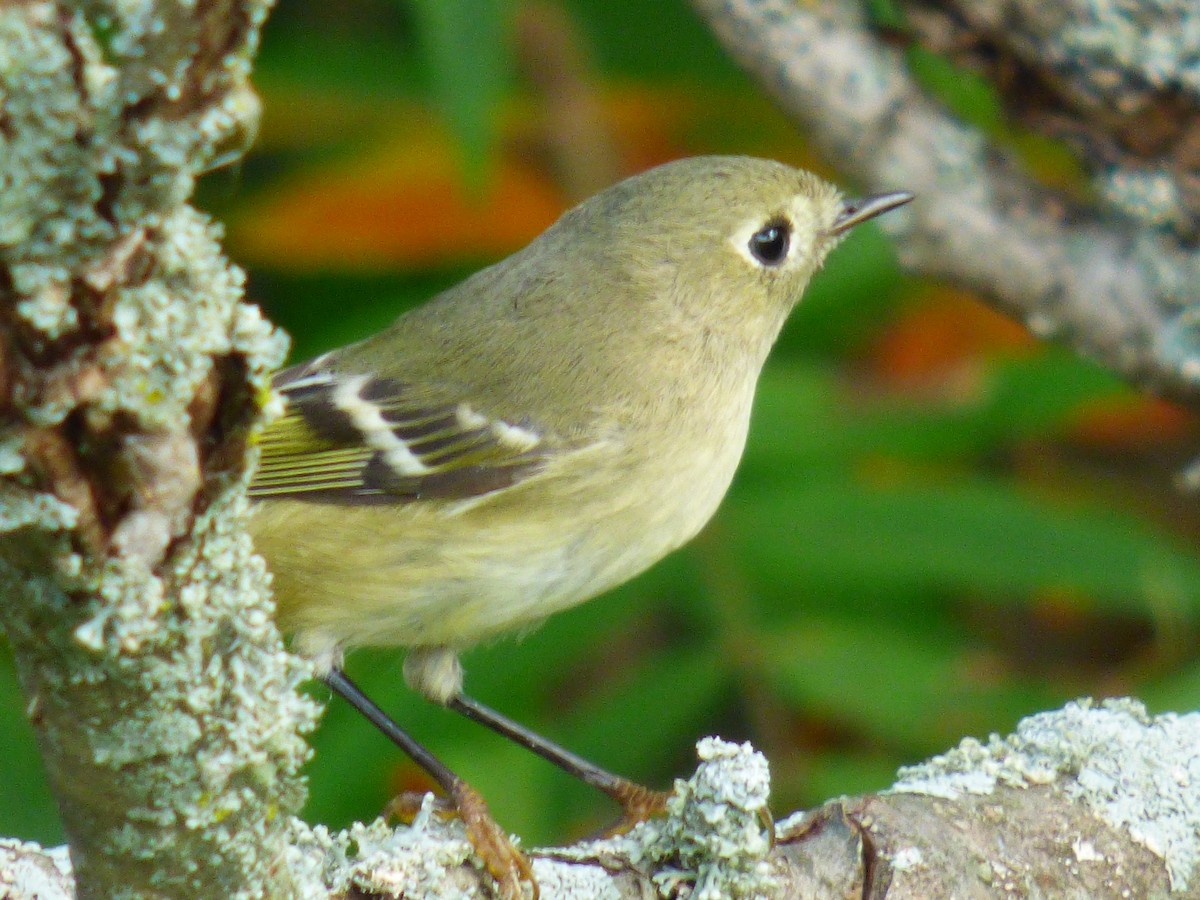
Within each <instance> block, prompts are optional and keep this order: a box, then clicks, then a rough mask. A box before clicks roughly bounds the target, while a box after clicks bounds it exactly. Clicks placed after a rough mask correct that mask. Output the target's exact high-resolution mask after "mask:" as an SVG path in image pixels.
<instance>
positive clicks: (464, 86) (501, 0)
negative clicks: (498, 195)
mask: <svg viewBox="0 0 1200 900" xmlns="http://www.w3.org/2000/svg"><path fill="white" fill-rule="evenodd" d="M412 9H413V12H414V13H415V14H416V18H417V36H418V42H419V44H420V48H421V52H422V55H423V57H424V60H425V64H426V67H427V69H428V72H429V78H430V87H431V89H432V92H433V97H434V101H435V103H436V104H437V106H438V108H439V109H440V110H441V112H442V115H443V116H445V118H446V122H447V123H448V124H449V126H450V129H451V130H452V131H453V132H454V134H455V136H456V137H457V138H458V140H459V142H460V143H461V145H462V148H463V160H464V162H465V164H466V175H467V180H468V182H469V183H470V184H472V185H473V186H475V187H477V188H478V187H480V186H481V185H482V183H483V181H484V176H485V164H486V162H487V160H488V159H489V157H490V155H491V151H492V149H493V146H494V145H495V142H496V110H497V107H498V106H499V103H500V101H501V99H503V97H504V94H505V92H506V91H507V89H508V86H509V84H510V83H511V80H512V79H511V72H510V69H511V58H510V51H509V25H510V21H511V16H512V4H511V3H510V2H509V0H412Z"/></svg>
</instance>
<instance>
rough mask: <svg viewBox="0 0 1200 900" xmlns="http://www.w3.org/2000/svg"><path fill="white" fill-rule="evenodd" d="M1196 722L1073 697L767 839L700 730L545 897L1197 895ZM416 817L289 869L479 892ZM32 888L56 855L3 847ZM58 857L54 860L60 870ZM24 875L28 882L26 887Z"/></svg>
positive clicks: (760, 797) (569, 851) (334, 842)
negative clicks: (683, 758)
mask: <svg viewBox="0 0 1200 900" xmlns="http://www.w3.org/2000/svg"><path fill="white" fill-rule="evenodd" d="M1198 741H1200V714H1196V713H1193V714H1191V715H1187V716H1172V715H1168V716H1159V717H1157V718H1153V719H1152V718H1150V717H1148V716H1147V715H1146V714H1145V710H1144V709H1142V707H1141V706H1140V705H1139V704H1137V703H1135V702H1133V701H1127V700H1123V701H1110V702H1107V703H1105V704H1103V705H1101V706H1095V705H1093V704H1090V703H1080V704H1070V705H1068V706H1067V707H1065V708H1064V709H1062V710H1058V711H1056V712H1052V713H1042V714H1040V715H1037V716H1033V717H1031V718H1029V719H1025V720H1024V721H1023V722H1021V723H1020V725H1018V727H1017V731H1016V732H1015V733H1014V734H1012V735H1010V736H1008V737H1006V738H1003V739H1001V738H999V737H995V736H993V737H992V738H991V739H990V740H989V741H988V742H987V743H986V744H981V743H979V742H978V741H974V740H966V741H964V742H963V743H962V744H961V745H960V746H959V747H958V748H956V749H954V750H951V751H950V752H949V753H947V754H945V755H944V756H940V757H936V758H934V759H932V760H930V761H929V762H927V763H924V764H922V765H920V766H915V767H913V768H911V769H908V770H905V771H902V772H901V777H900V780H899V781H898V782H897V783H896V785H895V786H894V787H893V788H892V789H891V790H889V791H886V792H884V793H882V794H874V795H867V796H864V797H857V798H843V799H840V800H835V801H831V802H830V803H827V804H826V805H825V806H824V807H822V808H821V809H818V810H815V811H813V812H811V813H806V814H797V815H795V816H792V817H790V818H789V819H787V820H785V821H783V822H780V823H779V824H778V825H777V826H776V840H775V843H774V845H772V844H770V843H769V842H768V840H767V835H766V833H765V832H764V831H763V823H762V819H761V813H762V812H763V810H765V808H766V807H765V804H766V801H767V788H768V784H769V780H768V778H767V770H766V763H765V761H764V760H763V758H762V756H760V755H759V754H758V753H756V752H754V751H753V750H752V749H751V748H750V747H749V745H743V746H741V747H739V746H737V745H734V744H725V743H722V742H720V741H717V740H715V739H712V738H709V739H706V740H705V741H702V742H701V744H700V754H701V758H702V762H701V765H700V768H699V770H698V771H697V773H696V774H695V775H694V776H693V777H692V779H691V780H689V781H688V782H679V783H678V784H677V786H676V795H675V797H674V799H673V800H672V801H671V803H670V806H669V810H668V815H667V817H666V818H665V819H662V820H655V821H651V822H648V823H645V824H643V825H640V826H638V827H637V828H636V829H634V830H633V831H632V832H630V833H629V834H628V835H624V836H622V837H618V838H613V839H610V840H605V841H597V842H592V843H584V844H578V845H576V846H573V847H567V848H559V849H549V850H535V851H533V867H534V871H535V872H536V874H537V877H538V881H539V883H540V885H541V890H542V898H543V900H581V898H600V897H604V898H608V900H619V898H630V900H633V898H645V897H654V896H658V897H683V896H688V897H693V898H697V900H698V898H704V897H707V898H712V900H736V898H750V897H755V898H758V897H762V898H770V900H774V898H779V900H784V898H794V897H863V898H868V900H870V898H882V897H883V896H885V894H886V896H887V897H888V898H889V900H926V898H929V897H949V896H953V897H981V896H1012V895H1013V894H1018V895H1019V894H1022V893H1027V894H1030V895H1032V894H1038V895H1044V896H1054V897H1122V896H1125V897H1155V896H1157V897H1165V896H1168V895H1174V896H1181V897H1195V896H1198V895H1200V894H1198V893H1197V891H1196V889H1195V887H1194V886H1193V885H1194V883H1195V881H1196V871H1195V868H1196V864H1197V861H1198V859H1200V777H1197V776H1198V774H1200V773H1198V772H1197V771H1196V770H1197V765H1198V764H1197V763H1196V762H1195V761H1194V760H1195V756H1194V753H1193V750H1194V748H1195V746H1196V744H1197V742H1198ZM431 811H432V807H431V806H430V805H429V804H427V805H426V808H425V809H424V810H423V811H422V813H421V814H420V815H418V817H417V821H416V822H415V823H414V824H413V826H412V827H410V828H399V829H392V828H389V827H387V826H386V825H384V824H383V823H382V822H375V823H373V824H371V825H356V826H354V827H353V828H351V829H350V830H349V831H347V832H344V833H342V834H339V835H330V834H328V833H326V832H324V831H322V830H321V829H317V830H316V831H315V832H312V833H310V834H307V835H305V836H302V837H300V838H299V840H298V844H297V848H296V853H295V854H294V855H293V857H292V860H291V864H292V866H293V868H294V870H295V871H298V872H299V871H305V872H312V873H314V878H319V879H320V880H322V881H323V882H324V883H325V884H327V885H328V886H329V888H330V890H331V891H332V893H331V896H333V897H338V898H358V900H363V898H375V897H378V898H397V897H449V896H462V895H463V894H468V893H470V892H471V891H473V890H486V879H485V878H484V876H483V875H482V874H481V873H480V872H479V871H478V870H477V869H475V868H474V867H472V866H471V865H470V864H469V863H468V862H467V860H468V858H469V856H470V847H469V845H468V843H467V841H466V839H465V838H464V836H463V832H462V828H461V825H459V824H458V823H456V822H451V823H446V822H442V821H439V820H438V819H437V817H436V816H433V815H431ZM17 859H20V860H21V865H22V866H23V867H24V870H23V871H26V872H29V873H30V874H28V875H26V876H23V877H24V878H28V879H29V880H28V881H26V882H25V883H26V884H34V883H37V884H44V883H45V881H46V880H47V879H51V878H53V877H54V876H55V875H56V873H57V878H58V884H59V885H61V886H60V887H59V888H58V892H57V893H55V892H52V891H50V890H46V891H45V893H42V894H39V896H40V897H42V898H43V900H57V898H60V897H61V898H64V900H65V898H67V897H69V896H70V895H69V880H70V873H69V871H68V870H67V869H65V868H60V866H61V858H56V857H54V856H53V855H52V853H50V854H47V853H45V852H44V851H40V850H39V849H37V848H34V847H31V846H29V845H23V846H20V845H18V846H11V845H10V846H5V845H0V868H8V869H12V868H13V867H14V866H15V864H16V863H15V862H14V861H15V860H17ZM56 863H58V865H57V866H56ZM34 879H39V880H38V881H36V882H35V881H34Z"/></svg>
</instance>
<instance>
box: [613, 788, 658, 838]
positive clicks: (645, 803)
mask: <svg viewBox="0 0 1200 900" xmlns="http://www.w3.org/2000/svg"><path fill="white" fill-rule="evenodd" d="M606 793H607V794H608V795H609V796H610V797H612V798H613V799H614V800H616V801H617V803H619V804H620V805H621V816H620V818H618V819H617V820H616V821H615V822H613V823H612V824H611V825H609V826H608V827H607V828H605V829H604V830H603V831H601V832H600V834H599V835H598V837H601V838H608V837H615V836H617V835H619V834H625V833H626V832H627V831H630V830H631V829H633V828H634V827H635V826H637V825H640V824H641V823H642V822H645V821H646V820H647V819H653V818H654V817H655V816H661V815H663V814H664V813H665V812H666V811H667V801H668V800H669V799H671V792H670V791H654V790H651V789H650V788H648V787H643V786H642V785H640V784H637V783H636V782H633V781H624V780H622V781H621V782H620V784H618V785H616V786H614V787H613V788H612V789H611V790H609V791H606Z"/></svg>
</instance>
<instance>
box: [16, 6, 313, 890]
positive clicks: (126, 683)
mask: <svg viewBox="0 0 1200 900" xmlns="http://www.w3.org/2000/svg"><path fill="white" fill-rule="evenodd" d="M267 8H268V3H267V2H266V0H200V2H196V3H175V2H165V0H164V2H160V3H156V4H152V3H144V4H128V3H116V2H92V3H80V4H69V3H66V2H59V3H56V2H52V0H30V2H24V3H10V4H3V5H0V142H2V143H0V184H2V185H3V190H2V191H0V477H2V480H0V530H2V531H3V533H4V534H3V538H2V539H0V577H2V578H3V580H4V591H3V600H2V601H0V622H2V623H3V626H4V628H5V630H6V632H7V634H8V637H9V639H10V641H11V643H12V646H13V651H14V655H15V659H16V663H17V669H18V673H19V675H20V679H21V683H22V687H23V689H24V692H25V696H26V697H27V698H28V710H29V716H30V720H31V722H32V724H33V727H34V731H35V734H36V736H37V740H38V744H39V747H40V749H41V752H42V757H43V760H44V762H45V766H46V770H47V774H48V776H49V782H50V785H51V788H52V790H53V791H54V794H55V797H56V800H57V802H58V806H59V809H60V811H61V813H62V817H63V822H64V825H65V827H66V831H67V835H68V838H69V841H70V847H71V861H72V864H73V867H74V877H75V879H76V880H77V889H78V895H79V896H80V897H106V898H108V897H133V896H139V897H141V896H191V897H202V896H210V897H217V896H219V897H240V896H251V895H254V896H261V895H263V894H270V895H271V896H287V895H289V894H290V893H293V892H299V890H300V889H299V887H298V886H297V885H296V884H295V883H294V875H293V872H292V871H291V869H290V868H289V867H288V866H287V865H285V864H282V863H283V861H284V860H286V859H287V858H288V854H289V845H290V842H291V840H292V838H293V824H292V821H291V815H290V814H291V813H294V812H296V811H298V810H299V808H300V806H301V804H302V803H303V800H304V787H303V782H302V781H301V779H300V776H299V768H300V765H301V764H302V763H303V761H304V759H305V758H306V756H307V753H308V750H307V747H306V745H305V743H304V741H303V739H302V738H301V737H300V736H299V732H300V731H302V730H304V729H306V728H310V727H311V726H312V725H313V723H314V721H315V715H316V710H315V706H314V704H312V703H311V702H310V701H308V700H305V699H303V698H301V697H300V696H299V695H298V694H297V693H296V686H297V684H298V683H299V682H300V680H301V679H302V678H303V677H304V674H305V673H304V670H303V667H302V666H301V664H300V663H299V662H298V661H296V660H295V659H293V658H290V657H289V656H288V655H287V654H285V653H284V651H283V647H282V644H281V642H280V639H279V635H278V632H277V631H276V630H275V627H274V625H273V624H272V620H271V607H270V604H269V601H268V599H267V591H266V588H267V576H266V573H265V571H264V568H263V565H262V563H261V560H258V559H257V558H256V557H254V556H253V554H252V552H251V547H250V544H249V541H248V539H247V538H246V536H245V534H244V533H243V529H242V527H241V524H240V519H241V517H242V516H243V515H244V512H245V500H244V492H243V490H242V485H241V482H242V481H243V475H244V466H245V458H246V456H247V455H248V452H247V445H248V438H249V435H250V434H251V432H252V430H253V428H254V421H255V419H256V418H257V416H258V414H259V406H260V398H261V397H263V396H265V394H266V388H267V384H268V373H269V371H270V370H271V369H272V368H274V367H275V366H277V365H278V364H279V363H280V362H281V361H282V358H283V354H284V350H285V340H284V338H283V337H282V336H281V335H280V334H278V333H277V332H275V331H274V330H273V329H272V328H271V327H270V326H269V325H268V324H267V323H265V322H263V321H262V319H261V318H260V316H259V314H258V311H257V309H256V308H254V307H250V306H247V305H245V304H243V303H242V285H243V277H242V273H241V272H240V271H238V270H237V269H235V268H233V267H232V266H231V265H230V264H229V263H228V262H227V261H226V260H225V259H224V258H223V257H222V255H221V253H220V250H219V247H218V246H217V243H216V238H217V228H216V227H215V226H214V225H212V224H211V223H210V222H209V221H207V219H206V218H205V217H204V216H203V215H201V214H200V213H198V212H197V211H195V210H194V209H192V208H191V207H190V206H188V205H187V199H188V197H189V196H190V195H191V193H192V189H193V186H194V183H195V179H196V177H197V176H198V175H199V174H200V173H201V172H202V171H204V170H205V169H206V168H208V167H211V166H213V165H216V164H218V163H220V162H221V161H223V160H225V159H227V158H230V157H232V156H235V155H237V154H239V153H240V151H241V149H242V148H244V147H245V145H246V144H247V143H248V141H249V138H250V137H251V136H252V135H253V132H254V129H255V124H256V122H257V114H258V103H257V100H256V99H255V97H254V95H253V94H252V93H251V92H250V88H249V86H248V84H247V80H246V79H247V73H248V68H249V59H250V56H251V54H252V53H253V51H254V49H255V47H256V45H257V41H258V29H259V26H260V25H261V23H262V20H263V18H264V17H265V15H266V12H267Z"/></svg>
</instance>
